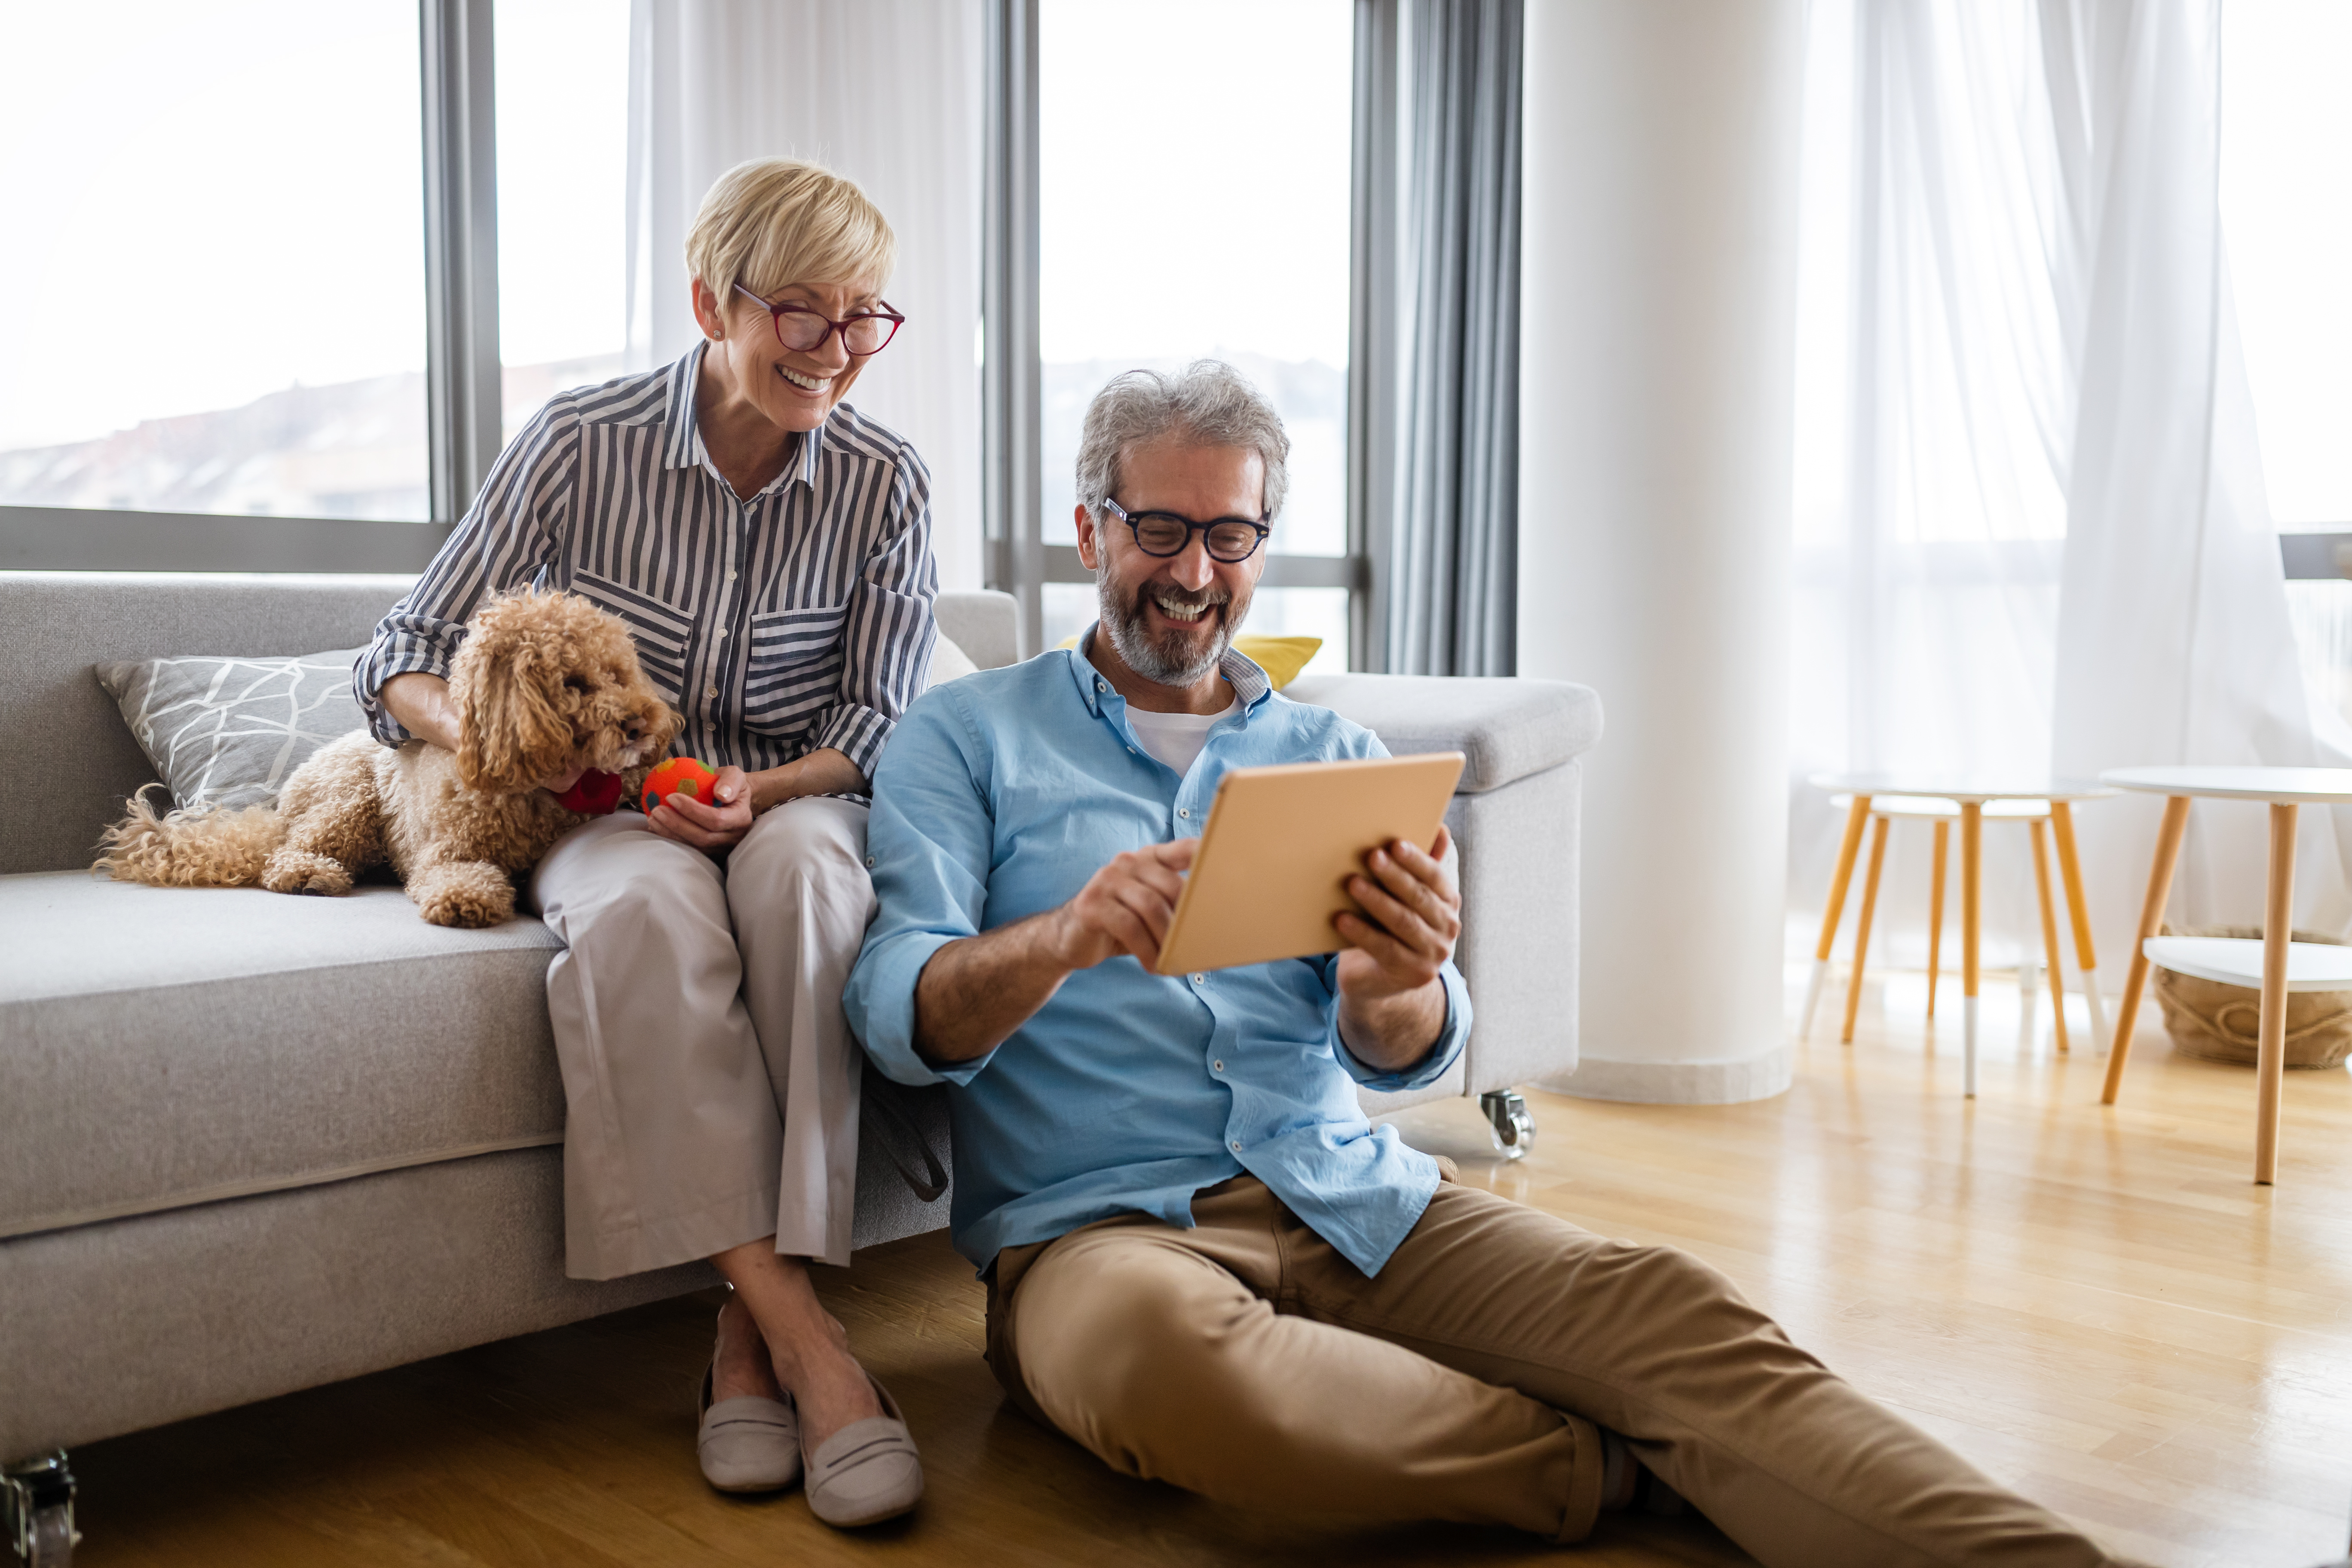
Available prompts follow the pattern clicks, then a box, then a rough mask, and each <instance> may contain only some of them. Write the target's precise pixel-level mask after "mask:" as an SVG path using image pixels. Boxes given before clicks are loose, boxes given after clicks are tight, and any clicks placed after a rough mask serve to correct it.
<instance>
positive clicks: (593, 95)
mask: <svg viewBox="0 0 2352 1568" xmlns="http://www.w3.org/2000/svg"><path fill="white" fill-rule="evenodd" d="M493 15H494V16H496V18H497V26H498V45H497V49H496V52H495V56H494V58H495V60H496V75H497V79H498V138H499V361H500V363H501V364H502V365H503V366H504V373H505V374H504V378H503V379H504V383H505V384H504V387H503V393H504V395H503V396H502V397H501V399H500V403H501V411H502V413H503V415H504V419H503V425H504V428H505V433H506V436H507V437H508V438H509V439H511V438H512V437H513V436H514V434H515V432H516V431H517V430H518V429H520V427H521V426H522V424H523V422H524V421H525V420H527V419H529V418H530V416H532V415H533V414H536V413H537V412H538V411H539V408H540V405H542V404H544V403H545V402H546V401H547V400H548V398H549V397H550V396H551V395H553V394H555V393H558V392H561V391H562V390H564V389H565V388H567V387H573V386H592V385H593V384H596V383H598V382H600V381H610V380H611V379H612V378H613V377H614V376H616V375H618V374H621V349H622V340H623V336H624V334H625V331H626V328H627V322H626V305H627V299H626V294H625V290H626V288H627V265H626V263H627V259H628V252H627V222H626V218H627V205H626V196H627V190H626V183H625V182H626V179H627V160H628V152H629V5H628V0H498V8H497V10H496V11H495V12H494V13H493Z"/></svg>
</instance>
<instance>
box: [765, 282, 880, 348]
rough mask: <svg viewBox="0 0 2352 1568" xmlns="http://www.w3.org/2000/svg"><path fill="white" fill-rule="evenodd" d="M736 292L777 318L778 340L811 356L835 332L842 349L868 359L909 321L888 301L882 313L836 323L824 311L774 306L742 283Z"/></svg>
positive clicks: (792, 302)
mask: <svg viewBox="0 0 2352 1568" xmlns="http://www.w3.org/2000/svg"><path fill="white" fill-rule="evenodd" d="M735 291H736V292H737V293H739V294H740V295H742V296H743V298H745V299H746V300H751V302H752V303H753V304H755V305H757V306H759V307H760V309H761V310H765V311H767V312H768V314H769V315H770V316H771V317H772V318H774V320H775V323H776V341H777V342H780V343H782V344H783V345H784V347H786V348H788V349H790V350H792V351H793V353H812V352H814V350H816V349H819V348H822V347H824V340H825V339H826V338H828V337H831V336H832V335H833V334H834V333H835V332H839V333H840V334H841V346H842V349H843V351H844V352H845V353H847V354H848V355H849V357H850V358H852V359H864V358H866V356H867V355H869V354H878V353H881V352H882V351H883V350H884V349H885V348H887V347H888V346H889V343H890V340H891V339H892V338H894V337H897V336H898V329H899V328H900V327H903V326H905V325H906V324H907V318H906V317H904V316H902V315H900V314H898V311H896V310H892V309H890V303H889V301H888V300H884V301H883V303H882V308H881V309H880V310H859V311H857V312H856V313H855V314H854V315H849V316H845V317H844V318H842V319H841V320H840V321H835V320H833V319H832V318H831V317H829V316H827V315H826V314H825V313H824V311H822V310H815V309H813V308H812V307H810V306H807V305H803V304H802V303H800V301H798V300H785V301H784V302H783V303H782V304H781V305H771V304H770V303H768V301H767V300H762V299H761V298H760V296H758V295H757V294H754V293H752V292H751V290H750V289H746V288H744V287H743V285H741V284H740V283H738V284H736V285H735Z"/></svg>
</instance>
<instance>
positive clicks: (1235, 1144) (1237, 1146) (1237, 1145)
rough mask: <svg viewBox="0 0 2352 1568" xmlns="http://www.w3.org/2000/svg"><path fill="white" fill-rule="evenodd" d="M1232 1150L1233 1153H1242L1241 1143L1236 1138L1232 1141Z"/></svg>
mask: <svg viewBox="0 0 2352 1568" xmlns="http://www.w3.org/2000/svg"><path fill="white" fill-rule="evenodd" d="M1232 1148H1233V1151H1234V1153H1236V1154H1238V1153H1240V1152H1242V1141H1241V1140H1240V1139H1238V1138H1236V1139H1234V1141H1233V1144H1232Z"/></svg>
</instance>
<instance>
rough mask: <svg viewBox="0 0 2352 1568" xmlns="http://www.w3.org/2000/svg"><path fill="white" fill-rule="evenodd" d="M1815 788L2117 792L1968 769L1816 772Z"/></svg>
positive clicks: (2021, 795) (1846, 791) (1965, 796)
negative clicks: (1945, 771) (1948, 771)
mask: <svg viewBox="0 0 2352 1568" xmlns="http://www.w3.org/2000/svg"><path fill="white" fill-rule="evenodd" d="M1807 782H1808V783H1810V784H1812V786H1813V787H1814V788H1815V789H1825V790H1828V791H1829V792H1830V793H1832V795H1873V796H1876V795H1924V796H1927V798H1929V799H1932V800H1957V801H1974V802H1976V803H1978V804H1979V805H1981V804H1982V803H1983V802H1986V801H1989V800H2097V799H2100V798H2101V797H2102V796H2105V795H2113V794H2115V793H2116V792H2115V791H2114V790H2113V789H2111V788H2109V787H2108V786H2107V785H2106V784H2105V783H2099V784H2094V783H2092V782H2091V781H2090V780H2088V779H2062V778H1987V777H1979V776H1973V775H1970V774H1968V773H1954V774H1951V775H1950V776H1948V777H1945V776H1941V775H1938V774H1936V773H1815V774H1814V775H1813V776H1812V777H1811V779H1810V780H1808V781H1807Z"/></svg>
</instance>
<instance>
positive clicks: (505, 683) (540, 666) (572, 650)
mask: <svg viewBox="0 0 2352 1568" xmlns="http://www.w3.org/2000/svg"><path fill="white" fill-rule="evenodd" d="M449 690H450V696H451V698H452V699H453V700H454V701H455V703H456V706H457V714H458V734H459V742H460V743H459V746H458V749H457V752H455V753H454V754H453V753H451V752H445V751H443V750H442V749H441V748H439V747H438V746H432V745H427V744H425V742H422V741H411V742H409V743H408V744H406V745H404V746H402V747H400V748H399V749H398V750H396V751H395V750H394V749H392V748H390V747H387V746H384V745H382V744H380V743H379V742H377V741H376V739H375V737H374V736H373V735H371V734H369V733H368V732H367V731H364V730H355V731H352V733H350V734H348V735H345V736H343V737H341V739H339V740H336V741H332V742H329V743H328V744H326V745H325V746H322V747H320V749H319V751H318V752H316V753H314V754H313V755H312V756H311V758H310V761H308V762H306V763H303V764H302V765H301V767H299V769H297V770H296V771H295V773H294V776H293V777H291V778H289V779H288V780H287V781H286V787H285V789H284V790H283V791H281V792H280V793H279V795H278V803H277V805H254V806H247V807H246V808H244V809H243V810H240V811H226V810H222V809H220V808H217V807H205V806H198V807H194V808H193V809H189V810H184V811H174V812H173V813H171V814H170V815H169V816H157V815H156V813H155V809H154V808H153V807H152V806H151V805H148V804H147V801H146V799H145V793H146V792H145V791H143V790H142V792H140V794H139V795H136V796H133V797H132V798H131V801H130V803H129V805H130V813H129V815H128V816H125V817H124V818H123V819H122V820H121V822H119V823H117V824H115V826H112V827H110V828H109V829H107V832H106V837H105V839H104V841H103V844H102V847H103V849H104V851H105V853H104V854H103V855H102V856H101V857H100V859H99V861H98V867H97V868H98V869H100V870H103V871H105V872H107V873H108V874H109V875H110V876H112V877H114V878H116V879H120V880H122V881H129V882H145V883H148V884H150V885H152V886H155V887H169V888H237V887H251V886H254V885H256V884H258V885H259V886H261V887H264V888H268V889H270V890H271V891H272V892H278V893H341V892H347V891H349V890H350V889H351V886H352V879H354V878H356V877H358V876H360V875H361V874H362V873H363V872H365V871H367V870H369V869H370V868H373V867H376V866H379V865H383V864H386V863H389V864H390V865H391V867H392V868H393V870H394V872H395V873H396V874H397V875H398V876H399V878H400V879H401V881H402V882H404V884H406V886H407V888H408V896H409V897H410V898H411V899H414V900H415V901H416V906H417V908H418V910H421V911H422V912H423V914H424V916H425V919H426V920H428V921H432V922H433V923H434V924H436V925H448V926H489V925H497V924H498V923H499V921H504V920H506V919H508V918H509V917H510V916H511V915H512V914H513V913H514V898H515V890H514V879H515V878H517V877H519V876H520V875H522V874H523V873H524V872H526V871H528V870H530V868H531V867H532V866H533V865H534V864H536V863H537V862H538V860H539V858H540V857H541V855H543V854H545V853H546V852H547V848H548V847H549V846H550V845H551V844H553V843H554V842H555V841H556V840H557V839H558V838H560V837H562V836H563V835H564V834H565V833H567V832H569V831H570V830H571V829H572V828H573V827H575V826H579V824H580V823H582V822H583V821H585V820H586V818H585V817H583V816H581V815H580V814H579V813H577V812H574V811H572V810H569V809H567V808H566V807H565V806H563V805H561V804H559V803H558V802H557V800H556V798H555V796H553V795H550V794H548V793H547V792H546V791H545V790H542V789H541V788H540V787H538V786H539V782H540V781H541V779H545V778H551V777H554V776H556V775H558V774H561V773H564V772H565V771H567V770H568V769H570V768H572V767H575V766H583V767H588V768H594V769H597V770H600V771H602V772H604V773H619V774H622V775H623V780H624V784H625V795H635V794H636V792H637V790H638V789H639V788H640V787H641V786H642V785H643V783H644V779H645V774H646V772H647V771H649V770H650V769H651V767H652V765H653V764H654V763H656V762H657V761H659V760H660V759H661V757H662V756H663V755H664V754H665V753H666V752H667V751H668V749H669V743H670V741H671V738H672V737H673V736H675V735H676V734H677V726H678V721H677V715H675V714H674V713H672V712H671V711H670V709H669V705H668V704H667V703H666V702H664V701H663V700H662V698H661V695H660V693H658V692H656V690H655V689H654V688H653V686H652V684H651V683H650V682H648V681H647V680H646V677H645V673H644V671H642V670H641V669H639V668H637V650H636V645H635V643H633V642H631V641H630V640H629V633H628V628H627V627H626V626H625V625H623V624H622V622H621V621H620V620H619V619H618V618H617V617H615V616H611V615H608V614H606V613H605V612H604V611H603V610H600V609H598V608H597V607H596V606H595V605H592V604H590V603H588V601H586V600H585V599H581V598H576V597H574V596H573V595H570V594H564V593H557V592H548V591H541V590H536V589H525V590H524V591H522V592H520V593H517V594H512V595H507V596H505V597H503V598H499V599H494V600H492V601H490V602H489V603H488V605H484V606H483V607H482V608H481V609H480V610H479V611H478V612H477V613H476V615H475V616H474V618H473V620H472V621H471V622H470V623H469V624H468V630H467V637H466V640H465V642H464V643H463V644H462V645H461V646H460V647H459V648H458V650H457V659H456V661H455V663H454V664H453V665H452V667H451V668H450V672H449ZM149 787H151V788H152V787H153V786H152V785H151V786H149Z"/></svg>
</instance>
